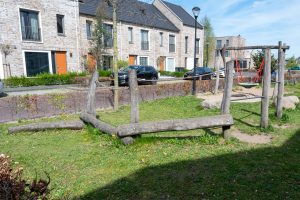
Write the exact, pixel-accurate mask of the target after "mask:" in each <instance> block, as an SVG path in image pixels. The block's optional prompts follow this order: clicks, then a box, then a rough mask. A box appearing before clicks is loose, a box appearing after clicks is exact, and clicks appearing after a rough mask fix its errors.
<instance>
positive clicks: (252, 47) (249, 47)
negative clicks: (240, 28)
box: [216, 45, 290, 50]
mask: <svg viewBox="0 0 300 200" xmlns="http://www.w3.org/2000/svg"><path fill="white" fill-rule="evenodd" d="M281 48H282V49H284V50H286V49H290V46H286V45H283V46H282V47H281ZM255 49H279V46H276V45H263V46H244V47H226V50H255ZM216 50H222V48H218V49H216Z"/></svg>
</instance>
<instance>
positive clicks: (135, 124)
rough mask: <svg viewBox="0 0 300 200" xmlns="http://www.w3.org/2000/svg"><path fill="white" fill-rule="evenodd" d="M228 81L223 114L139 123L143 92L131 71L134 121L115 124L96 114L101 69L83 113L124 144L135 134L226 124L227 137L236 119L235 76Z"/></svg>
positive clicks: (82, 115)
mask: <svg viewBox="0 0 300 200" xmlns="http://www.w3.org/2000/svg"><path fill="white" fill-rule="evenodd" d="M227 79H228V81H226V88H227V89H226V92H225V93H224V97H223V103H222V111H221V114H220V115H216V116H210V117H199V118H190V119H176V120H164V121H156V122H144V123H140V122H139V109H138V108H139V92H138V84H137V76H136V71H134V70H131V71H129V90H130V96H131V116H130V117H131V123H130V124H125V125H121V126H119V127H113V126H112V125H110V124H107V123H105V122H103V121H101V120H99V119H97V117H96V114H95V105H94V102H95V101H94V99H95V92H96V91H95V89H96V86H97V80H98V72H97V71H96V72H95V73H94V75H93V77H92V80H91V82H90V89H89V94H88V104H87V110H86V112H83V113H81V115H80V119H81V120H82V121H84V122H85V123H88V124H91V125H93V126H94V127H96V128H98V129H99V130H100V131H102V132H104V133H107V134H109V135H115V136H117V137H119V138H120V139H121V140H122V142H123V143H124V144H131V143H132V142H133V141H134V139H133V137H134V136H137V135H142V134H150V133H157V132H165V131H184V130H193V129H201V128H212V127H222V133H223V135H224V137H225V138H227V131H228V130H229V129H230V126H231V125H233V118H232V116H231V115H230V112H229V110H230V109H229V108H230V98H228V97H230V95H231V89H232V80H233V78H232V77H230V76H228V77H227Z"/></svg>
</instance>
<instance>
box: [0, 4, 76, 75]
mask: <svg viewBox="0 0 300 200" xmlns="http://www.w3.org/2000/svg"><path fill="white" fill-rule="evenodd" d="M0 4H1V5H0V11H1V12H0V44H7V45H10V46H11V47H12V48H13V51H12V53H11V54H10V55H8V56H7V59H6V61H5V59H4V53H3V52H2V53H1V55H0V56H2V58H3V59H2V60H3V64H6V63H7V64H10V69H9V67H7V66H5V65H4V66H3V65H1V66H0V68H2V69H1V70H0V72H1V71H2V72H3V71H4V73H2V74H0V76H1V77H0V78H4V76H5V77H8V76H10V75H11V76H21V75H25V76H26V70H25V58H24V52H25V51H33V52H47V53H48V54H49V58H50V59H49V62H50V63H49V65H51V64H52V62H51V52H55V51H61V52H66V60H67V71H79V70H81V68H80V61H79V54H78V52H79V51H78V48H79V43H78V42H79V41H78V37H77V35H78V33H79V29H78V26H77V24H78V20H79V14H78V13H79V11H78V3H77V2H76V1H73V0H51V1H49V0H30V1H29V0H1V2H0ZM20 10H29V11H35V12H37V13H38V21H39V28H40V35H41V40H40V41H28V40H23V39H22V31H21V17H20ZM57 15H64V29H65V31H64V32H65V34H64V35H63V36H59V35H58V33H57V18H56V16H57ZM5 62H6V63H5ZM51 67H52V66H50V68H51ZM50 68H49V71H50V72H51V70H52V69H50Z"/></svg>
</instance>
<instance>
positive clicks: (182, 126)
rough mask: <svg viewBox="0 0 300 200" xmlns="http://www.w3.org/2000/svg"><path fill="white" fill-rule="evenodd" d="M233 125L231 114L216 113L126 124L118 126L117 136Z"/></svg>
mask: <svg viewBox="0 0 300 200" xmlns="http://www.w3.org/2000/svg"><path fill="white" fill-rule="evenodd" d="M231 125H233V118H232V116H231V115H217V116H211V117H200V118H191V119H177V120H165V121H159V122H146V123H135V124H126V125H122V126H119V127H118V136H119V137H126V136H133V135H139V134H145V133H155V132H164V131H183V130H194V129H200V128H211V127H221V126H222V127H223V126H227V127H228V126H231Z"/></svg>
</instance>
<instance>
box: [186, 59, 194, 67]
mask: <svg viewBox="0 0 300 200" xmlns="http://www.w3.org/2000/svg"><path fill="white" fill-rule="evenodd" d="M187 69H188V70H191V69H194V58H188V59H187Z"/></svg>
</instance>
